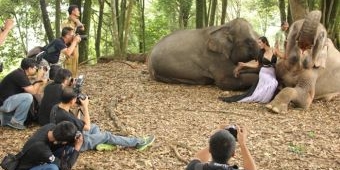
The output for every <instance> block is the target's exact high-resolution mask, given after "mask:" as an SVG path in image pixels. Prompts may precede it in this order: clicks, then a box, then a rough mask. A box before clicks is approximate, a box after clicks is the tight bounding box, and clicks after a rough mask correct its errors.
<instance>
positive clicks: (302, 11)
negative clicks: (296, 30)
mask: <svg viewBox="0 0 340 170" xmlns="http://www.w3.org/2000/svg"><path fill="white" fill-rule="evenodd" d="M289 4H290V11H291V13H292V18H293V21H296V20H299V19H303V18H305V16H306V15H307V13H308V11H309V10H308V4H307V0H289Z"/></svg>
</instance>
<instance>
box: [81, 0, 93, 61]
mask: <svg viewBox="0 0 340 170" xmlns="http://www.w3.org/2000/svg"><path fill="white" fill-rule="evenodd" d="M91 5H92V0H85V2H84V12H83V15H82V16H83V18H82V23H83V24H84V25H85V27H86V28H85V31H84V33H82V34H84V35H86V36H88V35H89V34H90V29H91V15H92V8H91ZM88 46H89V41H88V40H82V41H81V42H80V45H79V49H80V50H79V62H82V61H86V60H87V59H88V51H89V49H88Z"/></svg>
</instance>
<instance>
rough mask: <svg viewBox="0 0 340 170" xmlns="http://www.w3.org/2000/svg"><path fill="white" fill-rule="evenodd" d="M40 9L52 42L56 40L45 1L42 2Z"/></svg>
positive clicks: (48, 36) (47, 33)
mask: <svg viewBox="0 0 340 170" xmlns="http://www.w3.org/2000/svg"><path fill="white" fill-rule="evenodd" d="M40 9H41V15H42V19H43V24H44V27H45V32H46V35H47V38H48V40H49V41H52V40H53V39H54V33H53V30H52V27H51V21H50V19H49V16H48V12H47V5H46V2H45V0H40Z"/></svg>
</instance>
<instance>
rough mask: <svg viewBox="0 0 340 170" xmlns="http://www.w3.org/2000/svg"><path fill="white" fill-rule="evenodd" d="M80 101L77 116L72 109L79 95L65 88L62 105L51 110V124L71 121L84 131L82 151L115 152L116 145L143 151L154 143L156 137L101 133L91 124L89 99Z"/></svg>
mask: <svg viewBox="0 0 340 170" xmlns="http://www.w3.org/2000/svg"><path fill="white" fill-rule="evenodd" d="M78 100H79V101H80V103H81V112H82V114H80V113H77V114H78V115H76V116H75V114H74V113H72V112H71V107H74V106H76V105H77V104H76V102H77V94H76V93H75V92H74V90H73V89H72V88H70V87H65V88H64V89H63V92H62V95H61V103H59V104H57V105H55V106H54V107H53V108H52V110H51V114H50V122H51V123H58V122H61V121H70V122H73V123H74V124H75V125H76V126H77V127H78V130H79V131H83V135H84V144H83V145H82V147H81V149H80V150H81V151H85V150H90V149H95V148H96V149H97V150H113V149H115V145H119V146H123V147H133V148H136V149H138V150H139V151H142V150H144V149H146V148H147V147H148V146H150V145H151V144H152V143H153V142H154V140H155V137H154V136H148V137H145V138H135V137H124V136H117V135H113V134H111V133H110V132H107V131H100V129H99V127H98V126H97V125H96V124H93V123H91V119H90V114H89V109H88V105H89V100H88V97H86V98H85V99H84V100H82V99H78ZM81 116H82V118H81Z"/></svg>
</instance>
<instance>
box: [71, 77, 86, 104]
mask: <svg viewBox="0 0 340 170" xmlns="http://www.w3.org/2000/svg"><path fill="white" fill-rule="evenodd" d="M84 79H85V78H84V75H79V76H78V78H76V79H75V84H74V88H73V90H74V92H75V93H76V94H77V101H76V103H77V104H78V105H81V102H80V100H85V99H86V97H87V95H86V94H83V93H82V92H81V87H82V86H83V84H84Z"/></svg>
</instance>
